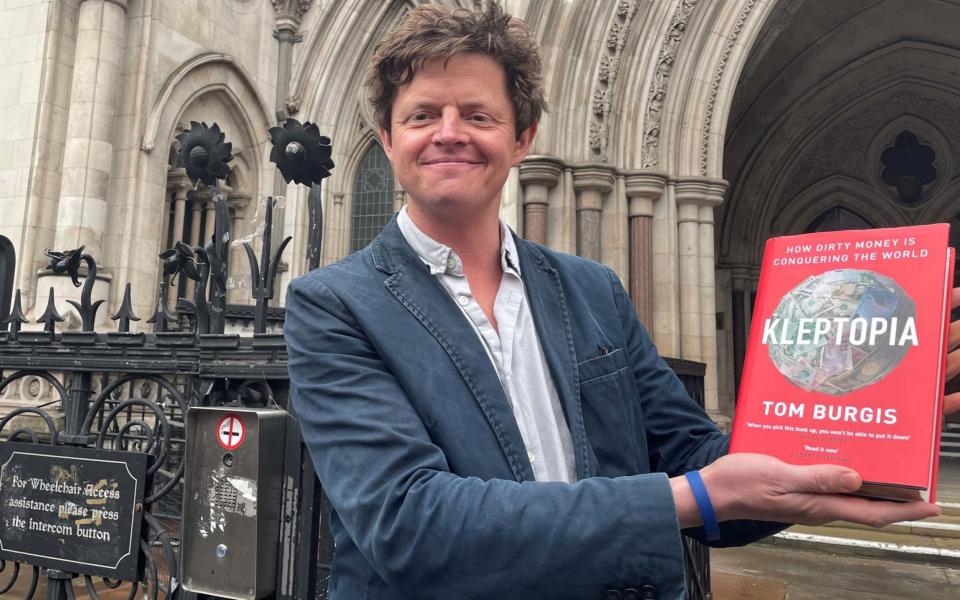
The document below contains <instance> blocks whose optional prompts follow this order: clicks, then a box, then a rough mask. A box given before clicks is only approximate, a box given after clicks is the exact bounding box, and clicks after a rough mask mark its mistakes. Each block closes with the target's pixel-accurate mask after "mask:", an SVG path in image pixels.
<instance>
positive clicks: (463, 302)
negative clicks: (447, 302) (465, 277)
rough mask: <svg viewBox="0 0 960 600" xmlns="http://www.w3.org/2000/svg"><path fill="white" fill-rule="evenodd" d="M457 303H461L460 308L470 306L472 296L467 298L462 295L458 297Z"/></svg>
mask: <svg viewBox="0 0 960 600" xmlns="http://www.w3.org/2000/svg"><path fill="white" fill-rule="evenodd" d="M457 302H459V303H460V306H466V305H468V304H470V296H467V295H466V294H461V295H459V296H457Z"/></svg>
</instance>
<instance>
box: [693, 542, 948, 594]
mask: <svg viewBox="0 0 960 600" xmlns="http://www.w3.org/2000/svg"><path fill="white" fill-rule="evenodd" d="M710 558H711V560H710V567H711V577H712V582H713V597H714V600H834V599H836V600H900V599H906V600H960V569H951V568H945V567H939V566H932V565H924V564H914V563H908V562H903V561H891V560H883V559H879V558H858V557H852V556H840V555H835V554H830V553H826V552H814V551H809V550H801V549H795V548H782V547H779V546H774V545H771V544H766V543H761V544H754V545H752V546H748V547H746V548H727V549H718V550H711V551H710Z"/></svg>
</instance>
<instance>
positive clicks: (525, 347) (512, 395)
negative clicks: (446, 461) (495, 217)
mask: <svg viewBox="0 0 960 600" xmlns="http://www.w3.org/2000/svg"><path fill="white" fill-rule="evenodd" d="M397 225H398V226H399V227H400V233H401V234H403V237H404V239H406V241H407V243H408V244H410V247H411V248H413V251H414V252H415V253H416V254H417V256H418V257H420V260H422V261H423V262H424V264H426V265H427V266H428V267H429V268H430V274H431V275H433V276H434V277H436V278H437V279H438V281H439V282H440V284H441V285H443V287H444V289H445V290H447V292H448V293H449V294H450V297H451V298H453V300H454V301H455V302H456V303H457V306H459V307H460V310H461V311H462V312H463V314H464V316H466V317H467V320H468V321H469V322H470V324H471V326H472V327H473V330H474V331H475V332H476V333H477V336H478V337H479V338H480V341H481V342H482V343H483V347H484V348H485V349H486V351H487V355H488V356H489V357H490V362H491V363H492V364H493V366H494V368H495V369H496V371H497V375H498V376H499V378H500V383H501V385H502V386H503V391H504V393H505V394H506V396H507V400H509V402H510V405H511V407H512V408H513V416H514V418H515V419H516V420H517V426H518V427H519V429H520V435H521V436H522V437H523V443H524V444H525V445H526V447H527V457H528V458H529V459H530V464H531V466H532V467H533V474H534V477H535V478H536V480H537V481H563V482H568V483H570V482H573V481H575V480H576V475H575V471H574V465H575V459H574V454H573V442H572V440H571V438H570V429H569V428H568V427H567V422H566V419H565V417H564V414H563V409H562V408H561V406H560V398H559V397H558V395H557V388H556V386H555V385H554V382H553V377H552V376H551V375H550V369H549V367H548V365H547V359H546V356H544V354H543V348H541V347H540V338H539V337H538V336H537V330H536V327H535V326H534V323H533V314H532V313H531V312H530V305H529V303H528V302H527V296H526V292H525V290H524V287H523V280H522V279H521V277H520V261H519V259H518V258H517V247H516V244H515V243H514V240H513V235H512V234H511V233H510V230H509V228H507V226H506V225H505V224H504V223H503V222H502V221H501V222H500V239H501V242H500V266H501V267H502V269H503V276H502V278H501V279H500V288H499V290H498V291H497V298H496V300H495V302H494V306H493V315H494V318H495V319H496V321H497V325H498V327H499V330H500V332H499V334H498V333H497V330H496V329H494V327H493V325H491V323H490V321H489V320H488V319H487V316H486V315H485V314H484V312H483V310H482V309H481V308H480V305H479V304H478V303H477V301H476V299H474V297H473V294H472V293H471V292H470V283H469V282H468V281H467V278H466V276H465V275H464V273H463V265H462V264H461V263H460V257H458V256H457V254H456V253H455V252H454V251H453V249H452V248H450V247H449V246H446V245H444V244H441V243H440V242H437V241H436V240H434V239H432V238H431V237H430V236H428V235H427V234H425V233H424V232H423V231H421V230H420V228H418V227H417V225H416V224H415V223H414V222H413V220H412V219H411V218H410V216H409V215H408V214H407V207H406V206H404V207H403V208H402V209H400V214H399V215H397Z"/></svg>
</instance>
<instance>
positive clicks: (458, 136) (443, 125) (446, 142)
mask: <svg viewBox="0 0 960 600" xmlns="http://www.w3.org/2000/svg"><path fill="white" fill-rule="evenodd" d="M469 139H470V138H469V136H468V134H467V130H466V128H464V126H463V119H462V118H461V117H460V111H459V110H457V109H456V108H455V107H448V108H445V109H444V110H443V112H442V113H441V115H440V121H439V123H438V127H437V129H436V131H435V132H434V134H433V142H434V143H435V144H440V145H442V146H454V145H459V144H466V143H467V141H469Z"/></svg>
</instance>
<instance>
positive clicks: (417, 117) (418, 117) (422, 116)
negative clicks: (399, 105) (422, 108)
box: [410, 112, 430, 121]
mask: <svg viewBox="0 0 960 600" xmlns="http://www.w3.org/2000/svg"><path fill="white" fill-rule="evenodd" d="M429 118H430V115H429V114H428V113H425V112H418V113H413V114H412V115H411V116H410V120H411V121H426V120H427V119H429Z"/></svg>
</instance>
